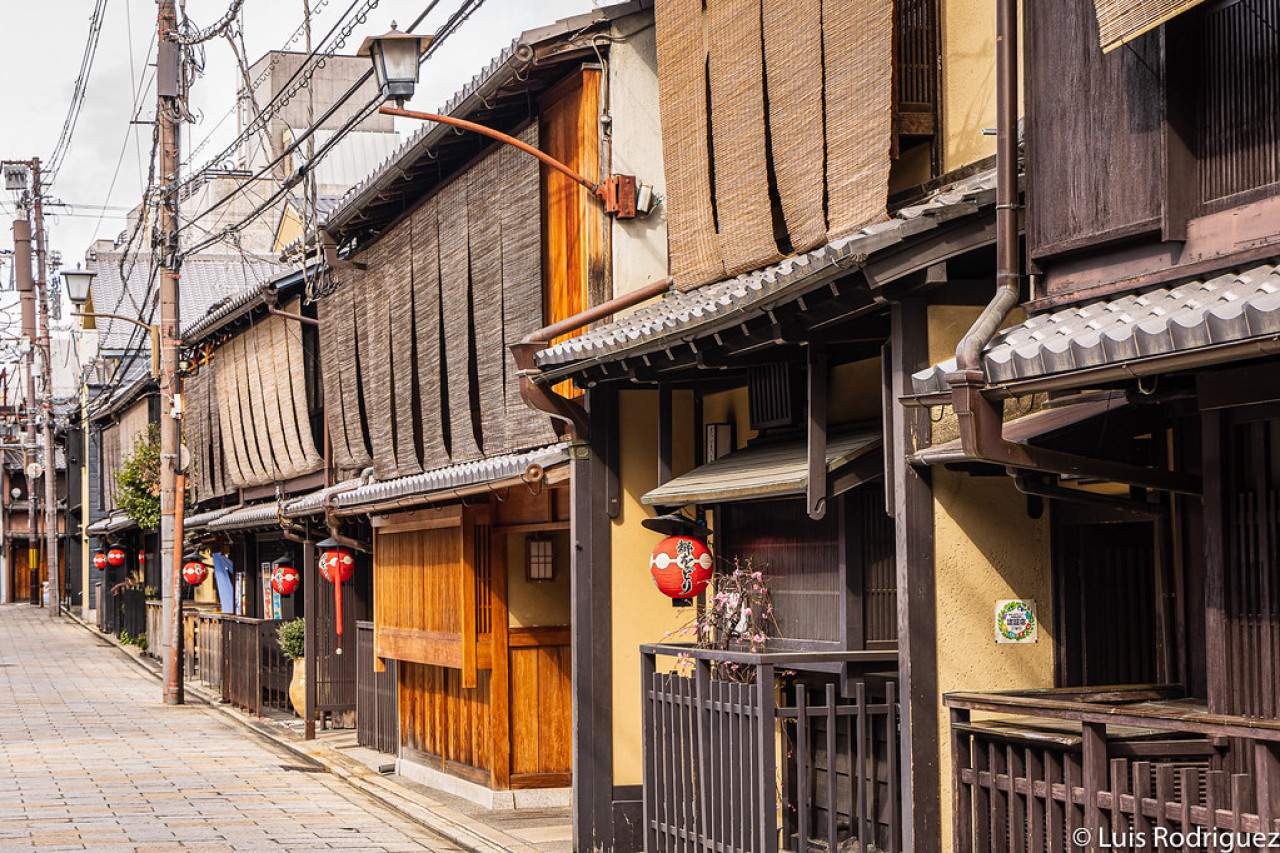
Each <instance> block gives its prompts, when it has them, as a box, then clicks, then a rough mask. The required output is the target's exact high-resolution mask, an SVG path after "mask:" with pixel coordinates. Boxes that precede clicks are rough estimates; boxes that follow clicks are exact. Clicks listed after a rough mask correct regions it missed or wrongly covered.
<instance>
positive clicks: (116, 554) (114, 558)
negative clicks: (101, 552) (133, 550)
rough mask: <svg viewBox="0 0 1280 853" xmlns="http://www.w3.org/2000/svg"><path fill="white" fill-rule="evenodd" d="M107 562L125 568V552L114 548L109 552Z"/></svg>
mask: <svg viewBox="0 0 1280 853" xmlns="http://www.w3.org/2000/svg"><path fill="white" fill-rule="evenodd" d="M107 562H108V563H110V564H111V565H113V566H123V565H124V550H123V549H121V548H112V549H111V550H110V551H108V552H107Z"/></svg>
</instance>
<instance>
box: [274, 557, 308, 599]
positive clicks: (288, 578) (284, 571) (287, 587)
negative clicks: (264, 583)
mask: <svg viewBox="0 0 1280 853" xmlns="http://www.w3.org/2000/svg"><path fill="white" fill-rule="evenodd" d="M301 582H302V576H301V575H299V574H298V570H297V569H295V568H294V567H293V566H290V565H289V564H288V563H282V564H281V565H278V566H276V567H275V568H274V569H272V571H271V588H272V589H274V590H275V591H276V592H278V593H279V594H280V595H293V594H294V593H295V592H296V591H297V590H298V584H300V583H301Z"/></svg>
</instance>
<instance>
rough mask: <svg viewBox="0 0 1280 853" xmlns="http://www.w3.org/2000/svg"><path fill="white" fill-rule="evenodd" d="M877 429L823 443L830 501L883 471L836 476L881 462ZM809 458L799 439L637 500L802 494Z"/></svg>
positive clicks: (680, 502) (701, 470) (713, 465)
mask: <svg viewBox="0 0 1280 853" xmlns="http://www.w3.org/2000/svg"><path fill="white" fill-rule="evenodd" d="M882 445H883V437H882V435H881V432H880V430H867V431H864V432H856V433H851V434H849V435H845V436H840V437H837V438H832V439H830V440H829V441H828V442H827V473H828V482H829V483H832V484H833V486H834V488H833V491H832V493H831V496H834V495H836V494H839V493H840V492H843V491H847V490H848V489H851V488H853V487H854V486H858V485H861V484H862V483H864V482H868V481H870V480H873V479H875V478H876V477H878V476H881V475H882V474H883V473H884V469H883V466H879V467H877V466H874V465H871V466H859V467H860V470H859V472H857V473H856V474H855V475H854V476H851V477H841V476H840V475H841V474H842V473H843V472H844V471H845V469H848V468H850V467H852V466H854V464H855V463H859V462H865V461H875V460H877V459H878V460H880V461H881V462H883V458H882V455H881V454H880V452H879V450H880V448H881V447H882ZM808 466H809V453H808V445H807V443H806V442H805V440H804V439H799V440H795V441H786V442H778V443H776V444H767V445H763V446H759V447H749V448H747V449H745V450H738V451H735V452H734V453H730V454H728V455H726V456H722V457H721V458H719V459H717V460H715V461H714V462H708V463H707V464H706V465H700V466H699V467H697V468H694V469H693V470H692V471H690V472H689V473H687V474H682V475H681V476H679V477H676V478H674V479H672V480H669V481H668V482H666V483H664V484H662V485H661V486H659V487H658V488H656V489H653V490H652V491H650V492H647V493H646V494H645V495H644V497H643V498H641V501H642V502H643V503H646V504H648V505H650V506H685V505H687V504H714V503H728V502H730V501H744V500H756V499H760V498H778V497H787V496H790V495H800V494H804V491H805V488H806V487H807V486H808V484H809V470H808Z"/></svg>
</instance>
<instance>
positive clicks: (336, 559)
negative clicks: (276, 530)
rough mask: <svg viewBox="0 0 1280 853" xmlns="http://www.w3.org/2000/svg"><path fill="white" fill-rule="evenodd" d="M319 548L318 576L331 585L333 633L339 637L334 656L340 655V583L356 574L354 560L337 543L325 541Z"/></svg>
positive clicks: (349, 553)
mask: <svg viewBox="0 0 1280 853" xmlns="http://www.w3.org/2000/svg"><path fill="white" fill-rule="evenodd" d="M318 545H319V548H320V574H322V575H324V579H325V580H327V581H328V582H329V583H331V584H333V609H334V613H335V615H336V617H337V618H336V619H335V620H334V633H336V634H337V635H338V637H339V640H338V646H337V647H336V648H335V649H334V654H339V655H340V654H342V640H341V637H342V582H343V581H349V580H351V577H352V576H353V575H354V574H355V573H356V558H355V557H354V556H352V554H351V552H350V551H348V550H347V549H346V548H341V547H339V546H338V543H337V541H335V540H333V539H326V540H324V541H323V542H320V543H318Z"/></svg>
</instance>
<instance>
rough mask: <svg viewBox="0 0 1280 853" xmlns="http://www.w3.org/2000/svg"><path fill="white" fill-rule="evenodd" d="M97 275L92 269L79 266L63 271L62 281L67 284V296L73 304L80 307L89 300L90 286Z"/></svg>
mask: <svg viewBox="0 0 1280 853" xmlns="http://www.w3.org/2000/svg"><path fill="white" fill-rule="evenodd" d="M96 275H97V273H96V272H93V271H92V270H82V269H80V268H79V267H76V268H75V269H73V270H63V271H62V282H63V284H65V285H66V286H67V298H68V299H70V300H71V304H72V305H74V306H76V307H77V308H79V307H80V306H81V305H84V304H85V303H86V302H88V301H89V287H90V286H91V285H92V284H93V277H94V276H96Z"/></svg>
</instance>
